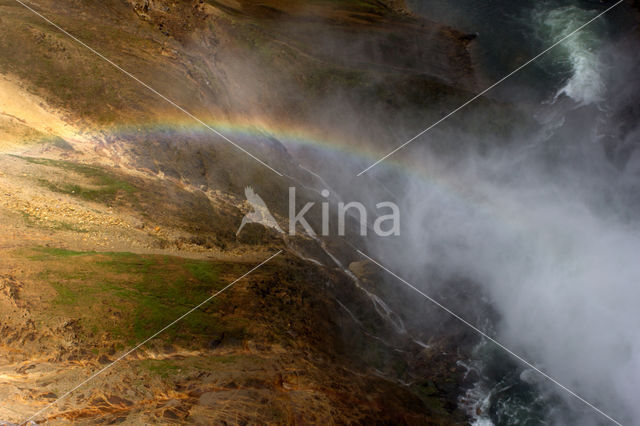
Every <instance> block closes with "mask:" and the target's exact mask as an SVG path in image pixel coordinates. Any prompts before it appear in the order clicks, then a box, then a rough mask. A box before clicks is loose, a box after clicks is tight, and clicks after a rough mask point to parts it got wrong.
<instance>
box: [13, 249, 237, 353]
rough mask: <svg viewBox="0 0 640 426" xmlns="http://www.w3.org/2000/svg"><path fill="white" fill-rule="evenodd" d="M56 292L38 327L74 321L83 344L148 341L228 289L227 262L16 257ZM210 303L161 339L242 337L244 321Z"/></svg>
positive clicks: (56, 254)
mask: <svg viewBox="0 0 640 426" xmlns="http://www.w3.org/2000/svg"><path fill="white" fill-rule="evenodd" d="M22 254H23V255H24V256H25V257H26V258H27V259H29V260H30V261H31V262H33V268H32V269H33V270H34V271H40V272H38V273H37V279H38V280H40V282H41V284H42V285H43V286H50V287H51V288H52V289H53V290H54V293H53V294H52V296H53V297H51V298H50V300H49V304H50V308H49V310H47V312H46V315H42V318H41V320H42V321H43V322H55V320H56V319H60V318H74V319H78V321H79V323H80V325H81V328H82V333H83V337H84V338H85V339H87V340H88V341H92V340H94V339H95V338H98V337H100V336H104V335H105V334H106V335H107V336H108V337H109V338H111V339H113V340H115V341H118V342H120V343H121V344H131V343H136V342H138V341H140V340H143V339H145V338H147V337H149V336H151V335H152V334H153V333H155V332H156V331H158V330H160V329H162V328H163V327H165V326H166V325H168V324H170V323H171V322H172V321H174V320H175V319H176V318H179V317H180V316H182V315H183V314H185V313H186V312H188V311H189V310H190V309H191V308H193V307H194V306H196V305H198V304H200V303H201V302H203V301H204V300H206V299H208V298H209V297H210V296H211V295H213V294H214V293H215V292H217V291H218V290H220V289H221V288H222V287H223V286H224V285H226V284H227V282H226V281H225V280H222V279H221V278H220V270H221V268H222V269H223V270H225V269H228V265H227V266H226V267H225V266H222V265H220V264H217V263H214V262H208V261H202V260H189V259H183V258H176V257H170V256H155V255H138V254H133V253H96V252H76V251H70V250H64V249H57V248H36V249H32V250H28V251H26V252H24V253H22ZM219 300H220V299H213V300H211V301H210V303H208V304H207V305H205V306H202V308H200V309H198V310H196V311H194V312H193V313H191V314H190V315H189V316H187V317H185V318H184V320H183V321H181V322H180V323H178V324H176V325H175V326H174V327H171V328H170V329H168V330H167V331H166V332H165V333H164V334H163V335H162V336H160V337H159V339H160V341H165V342H167V341H170V342H179V343H181V344H186V345H190V344H194V345H198V344H201V343H202V342H203V341H204V340H206V339H207V338H210V337H211V336H216V335H219V334H220V333H222V332H223V331H224V332H225V333H230V334H238V335H242V333H243V327H242V324H240V323H236V324H231V323H230V322H229V321H227V320H224V319H221V318H218V317H217V316H216V314H215V312H216V306H217V305H218V303H219Z"/></svg>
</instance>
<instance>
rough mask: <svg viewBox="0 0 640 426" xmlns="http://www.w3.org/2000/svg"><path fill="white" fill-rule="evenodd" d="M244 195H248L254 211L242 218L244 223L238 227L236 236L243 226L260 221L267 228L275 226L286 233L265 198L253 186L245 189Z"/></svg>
mask: <svg viewBox="0 0 640 426" xmlns="http://www.w3.org/2000/svg"><path fill="white" fill-rule="evenodd" d="M244 195H245V196H246V197H247V201H248V202H249V204H250V205H251V208H252V211H250V212H249V213H247V214H246V215H244V217H243V218H242V223H241V224H240V228H238V232H236V237H237V236H238V235H239V234H240V231H242V228H244V226H245V225H246V224H248V223H259V224H261V225H262V226H265V227H267V228H273V229H275V230H276V231H278V232H280V233H284V232H283V231H282V229H281V228H280V225H278V222H276V219H275V218H274V217H273V215H272V214H271V212H270V211H269V209H268V208H267V205H266V204H265V202H264V200H263V199H262V198H261V197H260V196H259V195H258V194H256V193H255V191H254V190H253V188H251V187H250V186H248V187H246V188H245V189H244Z"/></svg>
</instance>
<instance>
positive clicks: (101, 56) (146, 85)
mask: <svg viewBox="0 0 640 426" xmlns="http://www.w3.org/2000/svg"><path fill="white" fill-rule="evenodd" d="M15 1H16V2H17V3H20V4H21V5H22V6H24V7H25V8H26V9H28V10H30V11H31V12H33V13H34V14H36V15H37V16H39V17H40V18H42V19H43V20H44V21H46V22H47V23H48V24H50V25H52V26H53V27H55V28H56V29H58V30H59V31H60V32H62V33H64V34H65V35H66V36H68V37H70V38H71V39H72V40H74V41H75V42H76V43H78V44H80V45H81V46H83V47H85V48H87V49H89V50H90V51H91V52H92V53H93V54H95V55H96V56H98V57H99V58H100V59H102V60H104V61H105V62H107V63H109V64H110V65H112V66H113V67H115V68H116V69H118V71H120V72H122V73H123V74H125V75H126V76H128V77H130V78H131V79H133V80H135V81H136V82H138V83H139V84H141V85H142V86H144V87H145V88H146V89H148V90H149V91H150V92H152V93H153V94H155V95H157V96H158V97H160V98H162V99H163V100H165V101H167V102H168V103H170V104H171V105H173V106H174V107H175V108H177V109H179V110H180V111H182V112H183V113H184V114H186V115H187V116H189V117H190V118H192V119H194V120H195V121H197V122H198V123H199V124H201V125H202V126H204V127H205V128H207V129H209V130H210V131H212V132H213V133H215V134H216V135H218V136H220V137H221V138H222V139H224V140H225V141H227V142H229V143H230V144H231V145H233V146H234V147H236V148H238V149H239V150H240V151H242V152H244V153H245V154H247V155H248V156H249V157H251V158H253V159H254V160H256V161H257V162H258V163H260V164H262V165H263V166H265V167H266V168H268V169H270V170H271V171H272V172H274V173H275V174H277V175H278V176H283V175H282V173H280V172H279V171H277V170H276V169H274V168H273V167H271V166H270V165H268V164H267V163H265V162H264V161H262V160H261V159H259V158H258V157H256V156H255V155H253V154H252V153H250V152H249V151H247V150H246V149H244V148H242V147H241V146H240V145H238V144H237V143H235V142H234V141H232V140H231V139H229V138H228V137H226V136H225V135H223V134H222V133H220V132H219V131H218V130H216V129H214V128H213V127H211V126H210V125H208V124H207V123H205V122H204V121H202V120H201V119H199V118H198V117H196V116H195V115H193V114H192V113H190V112H189V111H187V110H186V109H184V108H183V107H181V106H180V105H178V104H177V103H175V102H174V101H172V100H171V99H169V98H168V97H166V96H165V95H163V94H162V93H160V92H158V91H157V90H156V89H154V88H153V87H151V86H149V85H148V84H147V83H145V82H144V81H142V80H140V79H139V78H138V77H136V76H135V75H133V74H131V73H130V72H129V71H127V70H125V69H124V68H122V67H121V66H120V65H118V64H116V63H115V62H113V61H112V60H111V59H109V58H107V57H106V56H104V55H103V54H102V53H100V52H98V51H97V50H95V49H94V48H93V47H91V46H89V45H88V44H86V43H85V42H83V41H82V40H80V39H78V38H77V37H75V36H74V35H72V34H70V33H69V32H67V31H66V30H65V29H64V28H62V27H60V26H59V25H58V24H56V23H55V22H53V21H51V20H50V19H49V18H47V17H46V16H43V15H42V14H41V13H39V12H38V11H36V10H34V9H32V8H31V7H30V6H29V5H27V4H25V3H24V2H22V1H21V0H15Z"/></svg>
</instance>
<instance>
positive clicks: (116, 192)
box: [18, 157, 138, 204]
mask: <svg viewBox="0 0 640 426" xmlns="http://www.w3.org/2000/svg"><path fill="white" fill-rule="evenodd" d="M18 158H21V159H23V160H25V161H27V162H29V163H32V164H38V165H42V166H49V167H56V168H59V169H63V170H66V171H70V172H73V173H76V174H79V175H82V176H83V177H85V178H87V179H88V180H89V181H90V184H91V185H92V187H87V186H82V185H78V184H73V183H66V182H52V181H49V180H46V179H38V182H39V183H40V184H41V185H42V186H45V187H47V188H48V189H50V190H51V191H54V192H59V193H62V194H68V195H72V196H75V197H79V198H82V199H83V200H86V201H94V202H100V203H107V204H108V203H111V202H113V201H115V199H116V198H117V197H118V196H120V195H122V196H124V197H126V198H129V199H131V196H132V195H133V194H134V193H135V192H137V191H138V189H137V188H136V187H134V186H133V185H131V184H130V183H128V182H126V181H124V180H122V179H120V178H118V177H117V176H116V175H115V174H113V173H110V172H108V171H107V170H105V169H103V168H101V167H97V166H90V165H86V164H78V163H72V162H70V161H61V160H51V159H47V158H34V157H18Z"/></svg>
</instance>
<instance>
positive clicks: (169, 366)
mask: <svg viewBox="0 0 640 426" xmlns="http://www.w3.org/2000/svg"><path fill="white" fill-rule="evenodd" d="M140 366H141V367H142V368H143V369H145V370H148V371H150V372H151V373H153V374H156V375H158V376H160V377H162V378H163V379H166V378H169V377H170V376H173V375H174V374H175V373H177V372H179V371H180V366H178V365H177V364H176V363H175V362H173V361H169V360H162V359H145V360H142V361H140Z"/></svg>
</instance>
